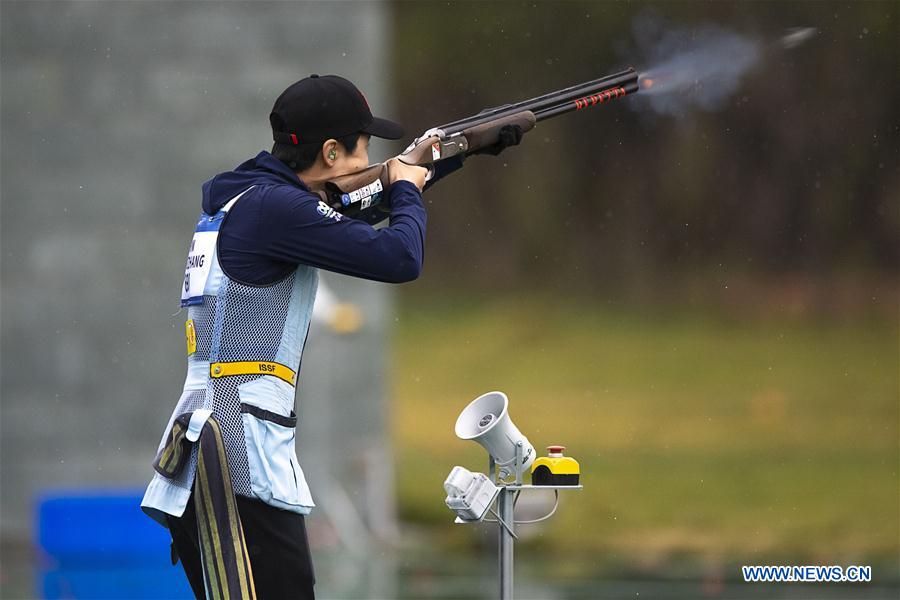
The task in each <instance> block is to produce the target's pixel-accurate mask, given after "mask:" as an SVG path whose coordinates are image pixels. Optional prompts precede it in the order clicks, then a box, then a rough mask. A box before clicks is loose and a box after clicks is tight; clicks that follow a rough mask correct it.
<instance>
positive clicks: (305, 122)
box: [269, 75, 403, 146]
mask: <svg viewBox="0 0 900 600" xmlns="http://www.w3.org/2000/svg"><path fill="white" fill-rule="evenodd" d="M269 123H271V125H272V137H273V138H274V139H275V141H276V142H280V143H282V144H293V145H295V146H296V145H299V144H311V143H317V142H324V141H325V140H327V139H329V138H339V137H343V136H346V135H351V134H354V133H368V134H369V135H373V136H375V137H380V138H385V139H389V140H396V139H399V138H401V137H403V126H402V125H400V124H399V123H394V122H393V121H389V120H387V119H380V118H378V117H374V116H372V111H371V110H370V109H369V103H368V102H367V101H366V97H365V96H363V93H362V92H361V91H359V88H357V87H356V86H355V85H353V84H352V83H350V82H349V81H347V80H346V79H344V78H343V77H339V76H337V75H321V76H319V75H310V76H309V77H307V78H305V79H301V80H300V81H298V82H297V83H294V84H292V85H291V86H290V87H288V89H286V90H284V91H283V92H282V93H281V95H280V96H278V99H277V100H275V106H273V107H272V113H271V114H270V115H269Z"/></svg>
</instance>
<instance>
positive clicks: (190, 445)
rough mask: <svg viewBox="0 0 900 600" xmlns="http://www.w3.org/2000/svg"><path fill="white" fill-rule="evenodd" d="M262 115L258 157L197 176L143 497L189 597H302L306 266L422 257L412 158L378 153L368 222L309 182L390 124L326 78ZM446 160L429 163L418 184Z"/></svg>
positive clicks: (334, 173)
mask: <svg viewBox="0 0 900 600" xmlns="http://www.w3.org/2000/svg"><path fill="white" fill-rule="evenodd" d="M269 120H270V124H271V126H272V131H273V138H274V141H275V144H274V146H273V148H272V152H271V153H269V152H265V151H263V152H260V153H259V154H258V155H257V156H256V157H255V158H252V159H250V160H248V161H246V162H244V163H243V164H241V165H239V166H238V167H237V168H236V169H235V170H233V171H228V172H225V173H221V174H219V175H216V176H215V177H213V178H212V179H211V180H209V181H207V182H206V183H205V184H204V185H203V212H202V213H201V215H200V219H199V221H198V223H197V227H196V231H195V233H194V238H193V240H192V242H191V245H190V250H189V253H188V260H187V264H186V269H185V278H184V285H183V288H182V295H181V305H182V306H183V307H187V309H188V310H187V321H186V323H185V333H186V342H187V353H188V370H187V378H186V380H185V384H184V389H183V392H182V394H181V397H180V399H179V400H178V403H177V404H176V406H175V410H174V411H173V413H172V417H171V419H170V421H169V424H168V426H167V427H166V430H165V432H164V434H163V439H162V441H161V443H160V447H159V451H158V453H157V457H156V461H155V462H154V468H155V470H156V473H155V474H154V476H153V479H152V480H151V482H150V484H149V486H148V488H147V491H146V493H145V496H144V499H143V501H142V507H143V508H144V510H145V511H146V512H147V513H148V514H149V515H150V516H152V517H153V518H155V519H156V520H157V521H159V522H160V523H161V524H163V525H164V526H166V527H168V528H169V530H170V531H171V534H172V540H173V544H172V547H173V558H175V557H176V555H177V557H178V558H180V560H181V563H182V565H183V567H184V570H185V573H186V574H187V577H188V580H189V581H190V584H191V588H192V589H193V591H194V594H195V595H196V596H197V597H198V598H203V597H209V598H214V597H215V598H218V597H226V596H230V597H241V598H247V597H256V598H313V597H314V591H313V586H314V576H313V568H312V561H311V558H310V552H309V545H308V541H307V536H306V528H305V523H304V515H306V514H309V513H310V511H311V510H312V508H313V507H314V503H313V499H312V496H311V494H310V490H309V487H308V486H307V484H306V480H305V478H304V475H303V471H302V469H301V468H300V465H299V463H298V461H297V457H296V453H295V449H294V448H295V439H294V432H295V427H296V423H297V417H296V414H295V412H294V410H293V409H294V392H295V386H296V385H297V382H298V380H297V374H298V372H299V368H300V358H301V354H302V352H303V346H304V344H305V341H306V336H307V331H308V328H309V322H310V317H311V313H312V309H313V304H314V301H315V296H316V287H317V281H318V269H326V270H329V271H334V272H337V273H342V274H345V275H351V276H355V277H361V278H364V279H371V280H375V281H383V282H390V283H402V282H406V281H411V280H413V279H415V278H416V277H418V275H419V273H420V271H421V268H422V260H423V254H424V243H425V220H426V215H425V209H424V207H423V205H422V198H421V192H422V190H423V189H424V188H425V180H426V174H427V173H428V170H427V169H426V168H423V167H419V166H413V165H408V164H405V163H403V162H401V161H400V160H398V159H392V160H390V161H388V163H387V176H388V186H387V187H386V189H385V197H386V200H387V207H388V208H389V211H390V221H389V225H388V226H387V227H384V228H382V229H375V228H373V227H372V226H370V225H369V224H368V223H367V222H365V221H364V220H361V219H353V218H350V217H348V216H345V215H342V214H340V213H338V212H335V210H334V209H333V208H332V207H330V206H329V205H328V204H327V203H325V202H323V201H321V199H320V196H319V195H318V194H317V193H316V192H317V191H319V190H321V189H322V188H323V186H324V185H325V183H326V182H327V181H329V180H332V179H334V178H336V177H339V176H341V175H347V174H351V173H354V172H357V171H359V170H361V169H363V168H364V167H366V166H367V165H368V164H369V157H368V146H369V139H370V137H371V136H375V137H381V138H386V139H398V138H400V137H401V136H402V135H403V129H402V127H401V126H400V125H398V124H397V123H394V122H392V121H388V120H386V119H380V118H376V117H373V115H372V113H371V111H370V109H369V106H368V103H367V102H366V99H365V97H364V96H363V95H362V93H361V92H360V91H359V90H358V89H357V88H356V86H354V85H353V84H352V83H351V82H349V81H347V80H346V79H343V78H341V77H337V76H334V75H326V76H321V77H319V76H317V75H312V76H310V77H307V78H305V79H303V80H301V81H298V82H296V83H294V84H293V85H291V86H290V87H288V88H287V89H286V90H285V91H284V92H283V93H282V94H281V95H280V96H279V97H278V99H277V100H276V102H275V106H274V108H273V109H272V112H271V114H270V117H269ZM520 138H521V132H518V134H517V135H512V136H509V135H507V136H504V137H503V138H502V139H501V140H500V141H499V142H497V144H496V145H494V146H492V147H489V148H486V149H483V151H484V152H486V153H490V154H497V153H499V152H500V151H501V150H503V149H504V148H505V147H507V146H509V145H514V144H516V143H518V141H519V139H520ZM461 165H462V157H459V158H458V159H456V160H454V161H449V160H448V161H443V162H442V163H441V164H440V165H436V166H435V167H434V169H435V171H434V172H433V177H432V179H431V181H430V182H429V183H433V182H434V181H436V180H437V179H439V178H440V177H441V176H442V175H444V174H446V173H448V172H450V171H452V170H455V169H457V168H459V167H460V166H461Z"/></svg>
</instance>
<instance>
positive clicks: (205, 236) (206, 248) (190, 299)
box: [181, 186, 255, 307]
mask: <svg viewBox="0 0 900 600" xmlns="http://www.w3.org/2000/svg"><path fill="white" fill-rule="evenodd" d="M254 187H255V186H251V187H249V188H247V189H246V190H244V191H243V192H241V193H240V194H238V195H237V196H235V197H234V198H232V199H231V200H229V201H228V203H227V204H226V205H225V206H223V207H222V208H221V209H220V210H219V212H217V213H216V214H214V215H213V216H209V215H207V214H206V213H200V220H199V221H197V228H196V229H195V230H194V237H193V238H192V239H191V246H190V248H188V256H187V263H186V264H185V266H184V286H183V287H182V288H181V306H182V307H185V306H194V305H196V304H202V303H203V290H204V289H206V284H207V280H208V279H209V274H210V271H211V270H212V265H213V261H215V260H216V243H217V242H218V240H219V228H221V227H222V223H223V222H224V221H225V217H226V216H228V211H229V210H231V207H232V206H234V203H235V202H237V201H238V200H240V198H241V196H243V195H244V194H246V193H247V192H249V191H250V190H252V189H253V188H254Z"/></svg>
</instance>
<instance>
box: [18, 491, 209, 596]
mask: <svg viewBox="0 0 900 600" xmlns="http://www.w3.org/2000/svg"><path fill="white" fill-rule="evenodd" d="M142 495H143V493H142V491H141V490H109V489H105V490H104V489H94V490H71V491H70V490H59V491H54V492H51V493H46V494H44V495H42V496H41V497H40V498H38V500H37V507H36V517H37V523H36V526H35V531H36V532H37V541H38V557H37V573H36V575H37V581H36V587H37V590H38V591H39V592H40V594H41V596H42V597H43V598H98V599H100V598H110V599H112V598H135V599H143V598H148V599H149V598H172V599H177V598H193V597H194V596H193V593H192V592H191V588H190V585H189V584H188V582H187V578H186V577H185V575H184V571H183V570H182V568H181V565H180V564H179V565H175V566H173V565H172V563H171V560H170V556H171V555H170V544H171V541H172V540H171V537H170V536H169V532H168V531H167V530H166V529H165V528H163V527H160V526H159V524H157V523H156V522H155V521H153V520H152V519H150V518H149V517H147V515H145V514H144V513H143V511H141V497H142Z"/></svg>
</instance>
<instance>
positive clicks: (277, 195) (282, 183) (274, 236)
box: [203, 152, 462, 285]
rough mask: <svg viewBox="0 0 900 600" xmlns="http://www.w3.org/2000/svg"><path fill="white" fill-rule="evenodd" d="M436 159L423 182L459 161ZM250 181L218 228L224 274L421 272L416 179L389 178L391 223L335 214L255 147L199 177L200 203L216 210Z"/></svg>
mask: <svg viewBox="0 0 900 600" xmlns="http://www.w3.org/2000/svg"><path fill="white" fill-rule="evenodd" d="M442 162H445V163H447V164H446V165H440V163H439V165H440V168H439V169H438V170H437V171H436V173H435V177H434V178H432V180H431V181H430V182H429V184H431V183H433V182H434V181H436V180H437V179H438V178H440V177H441V176H443V175H446V174H447V173H449V172H451V171H454V170H456V169H458V168H459V167H460V166H462V161H461V160H458V161H457V162H448V161H442ZM250 186H255V187H254V188H253V189H252V190H251V191H250V192H248V193H247V194H245V195H244V196H242V197H241V199H240V200H239V201H238V202H237V203H236V204H235V205H234V207H233V208H232V209H231V211H230V213H229V216H228V218H227V219H226V220H225V222H224V223H223V225H222V228H221V230H220V232H219V246H218V256H219V263H220V264H221V265H222V270H223V271H224V272H225V274H226V275H228V277H230V278H231V279H234V280H236V281H239V282H241V283H245V284H250V285H269V284H272V283H275V282H277V281H280V280H281V279H283V278H284V277H286V276H288V275H289V274H290V273H291V272H292V271H293V270H294V269H296V268H297V265H298V264H306V265H311V266H313V267H318V268H321V269H326V270H328V271H335V272H337V273H343V274H345V275H352V276H354V277H362V278H364V279H373V280H375V281H386V282H390V283H402V282H405V281H411V280H413V279H415V278H416V277H418V276H419V272H420V271H421V269H422V261H423V258H424V251H425V248H424V246H425V219H426V217H425V208H424V207H423V206H422V197H421V194H420V193H419V190H418V189H417V188H416V186H415V185H413V184H412V183H409V182H407V181H398V182H396V183H394V184H393V185H391V186H390V187H389V188H388V189H387V191H386V193H387V201H388V203H389V206H390V207H391V216H390V224H389V226H388V227H384V228H382V229H374V228H373V227H372V226H371V225H369V224H368V223H366V222H364V221H361V220H357V219H351V218H349V217H346V216H343V215H335V214H333V213H331V211H329V210H327V209H326V207H325V206H324V205H323V206H321V207H320V206H319V200H320V198H319V196H318V195H317V194H314V193H312V192H310V191H309V188H307V187H306V185H305V184H304V183H303V182H302V181H300V180H299V179H298V178H297V176H296V175H295V174H294V173H293V171H291V170H290V168H288V167H287V165H285V164H284V163H283V162H281V161H280V160H278V159H277V158H275V157H274V156H272V155H271V154H269V153H268V152H260V153H259V154H258V155H257V156H256V157H255V158H252V159H250V160H248V161H246V162H244V163H242V164H241V165H239V166H238V167H236V168H235V169H234V170H233V171H228V172H225V173H220V174H219V175H216V176H215V177H213V178H212V179H210V180H209V181H207V182H206V183H204V184H203V210H204V212H206V213H207V214H209V215H212V214H215V213H216V212H217V211H218V210H219V209H221V208H222V207H223V206H224V205H225V204H226V203H227V202H228V201H229V200H231V199H232V198H234V197H235V196H236V195H238V194H239V193H241V192H243V191H244V190H246V189H247V188H249V187H250Z"/></svg>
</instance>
